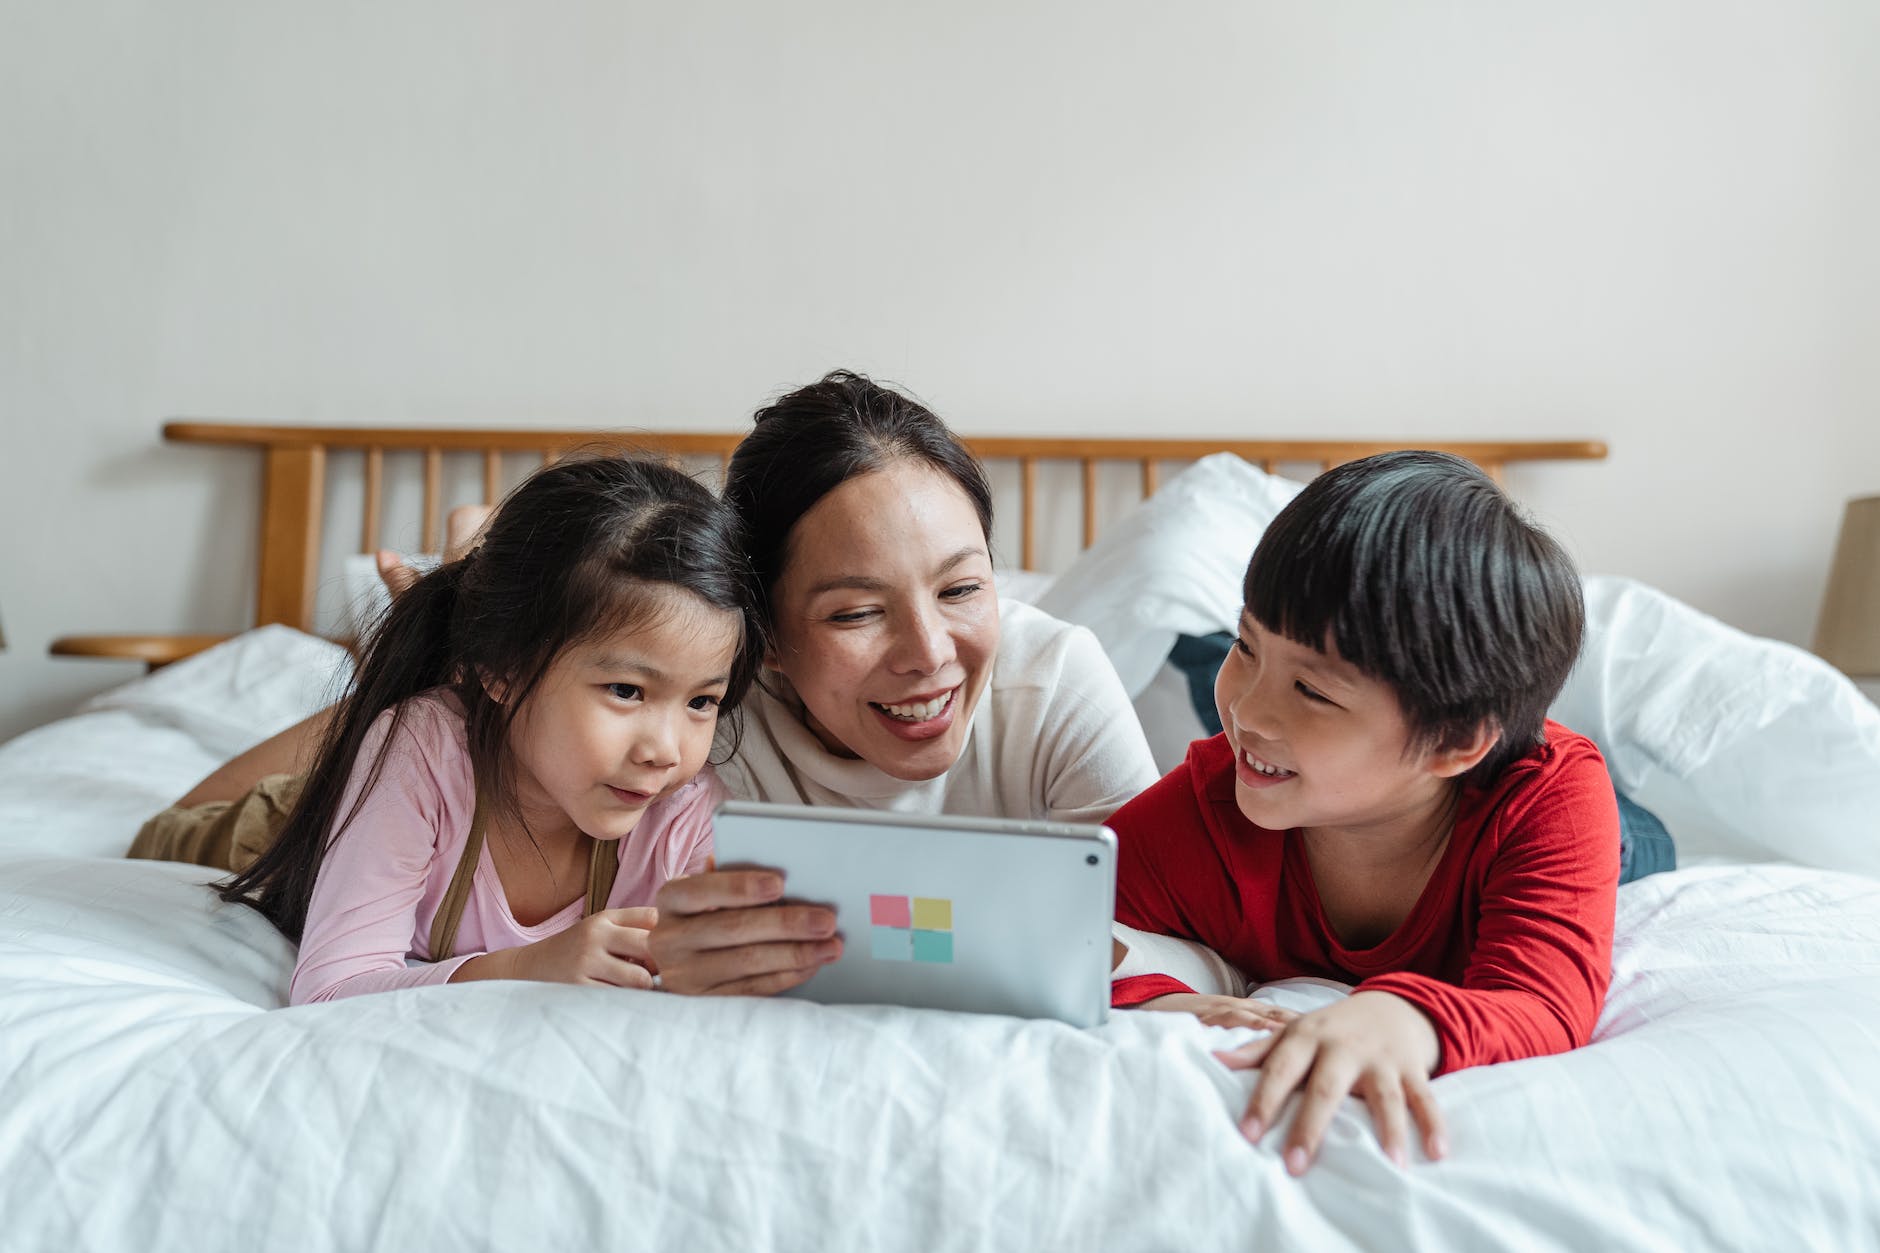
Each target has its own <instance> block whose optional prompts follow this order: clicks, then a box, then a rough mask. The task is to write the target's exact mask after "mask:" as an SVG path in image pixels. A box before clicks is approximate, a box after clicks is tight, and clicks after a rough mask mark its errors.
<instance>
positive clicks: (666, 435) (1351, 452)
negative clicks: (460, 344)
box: [53, 421, 1606, 668]
mask: <svg viewBox="0 0 1880 1253" xmlns="http://www.w3.org/2000/svg"><path fill="white" fill-rule="evenodd" d="M163 437H164V438H165V439H166V440H169V441H171V442H173V443H180V444H218V445H232V446H238V447H251V448H256V449H259V450H260V451H261V453H262V484H263V489H262V503H261V519H260V545H259V570H258V579H257V590H256V598H255V618H254V625H256V626H261V625H266V624H268V623H284V624H286V625H288V626H292V627H296V628H298V629H300V630H303V631H311V630H313V622H314V598H315V590H316V586H317V581H318V579H319V576H320V571H321V537H322V533H323V527H324V525H325V503H326V498H327V486H328V484H327V468H328V454H329V453H334V452H347V453H352V452H358V453H362V454H363V461H364V478H363V509H362V516H361V517H360V519H359V529H358V535H359V551H361V552H368V553H369V552H372V551H374V550H375V549H377V548H379V547H380V546H381V539H382V537H381V534H380V531H381V526H382V517H383V509H382V502H383V500H384V492H385V456H386V454H387V453H389V452H398V453H410V452H417V453H419V454H421V458H422V465H423V481H424V486H423V500H422V506H421V518H420V522H421V531H422V537H421V543H422V547H423V550H424V551H426V552H435V551H436V550H437V547H438V540H439V537H440V535H441V530H442V523H443V518H444V514H445V512H446V509H447V508H448V506H449V505H450V504H461V503H465V502H462V501H451V502H447V501H445V500H444V499H443V495H444V492H443V486H442V484H443V481H444V477H443V469H444V460H445V457H446V456H447V455H449V456H453V457H460V456H464V455H471V456H475V457H479V458H481V464H482V487H483V491H482V496H483V500H484V502H485V503H489V504H494V503H495V502H496V501H497V500H498V499H499V498H500V497H501V495H502V493H503V490H504V484H505V482H506V478H505V475H506V472H507V471H508V469H509V468H510V465H509V461H510V459H511V458H517V459H520V458H528V459H530V460H531V461H532V462H534V463H547V462H550V461H553V460H555V459H556V458H558V457H562V456H565V455H567V454H568V453H569V452H571V451H573V450H576V449H582V450H587V449H594V450H600V449H607V450H622V451H635V452H641V453H650V454H653V455H656V456H660V457H664V458H666V459H668V460H672V461H675V462H677V461H680V460H683V459H715V460H716V462H717V464H718V467H719V470H720V473H721V474H722V471H723V468H724V467H725V466H726V465H728V464H729V462H730V459H731V451H732V449H734V448H736V447H737V444H738V441H739V440H740V439H742V438H743V435H742V434H740V433H733V432H680V431H639V430H614V431H595V430H536V429H513V428H512V429H497V428H490V429H478V428H461V427H457V428H443V427H432V428H398V427H344V426H261V425H247V424H241V423H229V422H209V421H176V422H170V423H166V424H165V425H164V428H163ZM962 438H963V439H964V441H965V443H966V445H967V447H968V448H969V449H971V450H972V452H973V454H974V455H975V456H976V457H978V458H979V459H980V460H981V461H983V462H985V463H987V464H988V465H989V466H991V467H997V466H1001V465H1013V466H1015V467H1016V470H1017V478H1018V484H1019V523H1018V529H1019V555H1020V564H1021V565H1022V566H1023V567H1024V568H1025V569H1027V570H1030V569H1035V568H1036V565H1037V558H1038V517H1039V512H1040V510H1039V501H1040V498H1041V497H1040V492H1041V490H1042V489H1041V488H1040V484H1039V469H1040V467H1041V466H1044V465H1052V464H1062V465H1066V466H1069V467H1072V468H1074V469H1075V470H1076V471H1077V472H1078V474H1079V477H1080V481H1081V494H1082V527H1081V531H1082V546H1083V547H1088V546H1089V545H1090V544H1091V542H1092V541H1093V540H1095V538H1096V533H1097V520H1098V507H1097V506H1098V498H1099V495H1100V493H1099V487H1098V474H1099V469H1100V468H1101V467H1103V466H1105V465H1111V464H1117V463H1123V464H1129V463H1133V464H1134V467H1135V474H1136V477H1137V478H1138V480H1139V483H1140V490H1141V495H1142V496H1143V497H1144V498H1147V497H1149V496H1151V495H1153V494H1154V492H1155V490H1156V488H1157V486H1158V484H1159V481H1160V475H1161V468H1162V466H1163V465H1164V463H1170V462H1187V461H1193V460H1196V459H1198V458H1201V457H1205V456H1208V455H1210V454H1212V453H1217V452H1231V453H1235V454H1237V455H1238V456H1240V457H1242V458H1243V459H1245V460H1247V461H1249V462H1252V463H1254V464H1255V465H1258V466H1260V467H1261V468H1262V469H1265V470H1267V471H1272V470H1274V469H1275V468H1276V467H1284V468H1286V469H1287V470H1289V471H1290V470H1292V469H1293V468H1295V467H1301V468H1306V469H1308V470H1309V471H1310V472H1313V473H1316V472H1322V471H1324V470H1328V469H1330V468H1331V467H1333V466H1336V465H1341V464H1343V463H1344V462H1347V461H1353V460H1356V459H1357V458H1359V457H1367V456H1370V455H1371V454H1373V453H1379V452H1386V451H1390V450H1393V449H1400V448H1431V449H1437V450H1440V451H1444V452H1450V453H1454V454H1456V455H1458V456H1461V457H1466V458H1468V459H1469V460H1470V461H1473V462H1475V463H1476V464H1477V465H1479V466H1481V467H1482V468H1483V470H1485V471H1486V472H1487V473H1488V474H1489V475H1490V476H1491V477H1493V478H1494V479H1495V480H1496V481H1498V482H1499V481H1503V479H1504V475H1505V472H1506V470H1507V468H1508V467H1509V466H1510V465H1515V464H1519V463H1524V462H1535V461H1586V460H1598V459H1600V458H1603V457H1604V456H1605V455H1606V445H1605V444H1604V443H1602V442H1601V441H1598V440H1590V439H1580V440H1500V441H1469V440H1460V441H1458V440H1442V441H1434V442H1423V443H1415V442H1405V441H1401V440H1397V441H1391V440H1234V439H1079V438H1064V437H1050V438H1029V437H1023V436H964V437H962ZM219 638H221V637H217V636H189V637H168V636H137V637H130V636H118V637H96V636H94V637H84V638H71V637H68V638H67V639H63V640H59V641H57V642H55V643H54V644H53V652H55V653H63V654H65V655H82V656H120V657H122V656H132V657H136V658H138V659H140V660H145V661H147V662H149V663H150V664H151V666H152V667H153V668H154V667H155V666H157V665H162V664H164V663H166V662H168V661H173V660H176V659H177V658H178V657H181V656H187V655H188V654H189V653H190V652H195V651H199V650H200V649H201V648H204V647H207V646H208V644H210V643H213V642H215V640H217V639H219Z"/></svg>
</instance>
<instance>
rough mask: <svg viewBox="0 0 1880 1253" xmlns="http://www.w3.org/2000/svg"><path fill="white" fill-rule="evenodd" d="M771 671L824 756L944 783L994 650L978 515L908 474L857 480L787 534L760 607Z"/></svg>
mask: <svg viewBox="0 0 1880 1253" xmlns="http://www.w3.org/2000/svg"><path fill="white" fill-rule="evenodd" d="M772 605H773V607H774V609H775V614H776V622H775V630H776V651H775V652H774V653H773V654H771V655H770V656H769V657H768V658H767V659H766V661H767V663H768V664H769V665H771V666H773V667H775V668H776V669H778V670H781V671H782V672H783V674H784V675H785V677H787V678H788V679H789V680H790V684H791V686H793V687H794V688H795V689H796V692H797V695H798V696H799V697H801V698H802V701H803V706H804V718H805V721H806V722H807V724H808V726H809V729H810V730H811V731H813V732H814V733H815V734H816V737H817V738H818V739H819V740H821V741H822V743H823V745H824V747H826V748H828V749H829V751H830V752H833V753H837V754H839V755H841V756H845V757H859V758H861V759H862V760H863V761H866V762H868V763H869V764H870V765H872V766H874V767H875V768H876V769H878V770H881V771H883V772H884V773H886V774H889V775H892V776H893V777H895V778H897V779H908V780H920V779H932V778H936V777H938V776H939V775H942V774H945V773H946V772H947V770H949V769H950V768H951V767H952V765H953V763H954V762H955V761H956V760H958V758H959V755H960V749H961V748H962V747H964V745H965V743H966V729H967V727H968V726H969V725H971V723H972V718H973V710H974V709H975V708H977V707H978V704H979V697H980V694H981V693H982V692H984V691H985V687H986V679H987V677H988V676H989V675H990V674H991V673H992V659H993V654H994V653H995V652H997V651H998V647H999V602H998V596H997V594H996V592H995V591H994V589H993V585H992V556H991V554H990V553H989V552H988V551H987V549H986V537H985V534H984V533H983V532H982V531H981V530H980V529H979V515H978V513H976V512H975V511H974V509H973V504H972V501H971V500H970V499H968V498H967V495H966V493H965V492H964V491H962V490H961V489H960V487H959V485H958V484H957V483H955V482H954V481H953V480H952V479H951V478H948V477H947V476H946V475H945V474H943V473H941V472H939V471H937V470H934V469H932V468H931V467H929V466H927V465H925V464H924V463H921V462H917V461H898V462H895V463H894V464H893V465H891V466H889V467H888V468H887V469H885V470H880V471H877V472H875V473H871V474H864V475H860V476H858V477H856V478H852V479H850V480H849V481H848V482H846V483H844V484H842V486H840V487H838V488H836V489H835V490H834V491H832V492H830V493H829V494H828V495H827V496H824V497H823V498H822V499H821V500H819V501H817V502H816V504H815V507H813V508H812V509H810V511H809V512H808V513H806V514H804V515H803V516H802V518H801V519H799V520H798V521H797V524H796V526H795V527H794V528H793V529H792V530H791V533H790V538H789V542H788V545H787V547H786V549H785V558H784V566H783V575H782V577H781V578H779V579H778V580H777V585H776V588H775V589H774V593H773V596H772Z"/></svg>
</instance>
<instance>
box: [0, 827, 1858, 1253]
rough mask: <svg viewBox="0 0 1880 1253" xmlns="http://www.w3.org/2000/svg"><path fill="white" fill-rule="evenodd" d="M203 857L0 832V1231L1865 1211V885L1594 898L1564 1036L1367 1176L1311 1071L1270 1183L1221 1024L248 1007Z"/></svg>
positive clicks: (930, 1243) (1442, 1234)
mask: <svg viewBox="0 0 1880 1253" xmlns="http://www.w3.org/2000/svg"><path fill="white" fill-rule="evenodd" d="M202 877H204V872H197V871H195V870H192V869H190V868H186V867H179V866H168V865H159V864H140V863H132V862H122V861H114V860H100V859H70V858H50V857H30V856H20V855H14V856H12V857H10V858H9V859H6V860H4V861H0V990H3V994H0V1154H3V1155H4V1170H0V1215H4V1226H3V1227H0V1245H3V1246H4V1247H7V1248H28V1249H31V1248H45V1249H54V1248H59V1249H63V1248H78V1247H83V1248H90V1249H127V1250H128V1249H138V1250H142V1249H204V1248H221V1249H260V1248H291V1249H368V1248H370V1249H397V1250H407V1249H425V1248H477V1249H481V1248H490V1249H510V1250H513V1249H533V1248H551V1247H553V1248H584V1249H585V1248H591V1249H599V1248H606V1249H641V1248H644V1249H744V1248H781V1249H806V1250H807V1249H842V1248H852V1249H865V1250H889V1249H907V1250H922V1251H925V1250H931V1249H935V1248H970V1247H989V1248H1009V1249H1080V1250H1082V1249H1183V1250H1204V1249H1239V1248H1253V1247H1279V1246H1281V1245H1285V1246H1290V1247H1304V1248H1327V1249H1329V1248H1373V1249H1377V1248H1400V1247H1407V1246H1411V1245H1415V1246H1419V1247H1428V1248H1480V1247H1499V1248H1518V1249H1540V1248H1561V1249H1595V1248H1597V1249H1634V1248H1636V1249H1683V1248H1694V1247H1717V1248H1771V1249H1774V1248H1781V1249H1794V1248H1814V1249H1856V1248H1862V1247H1872V1245H1873V1244H1874V1242H1875V1233H1876V1231H1880V1083H1876V1082H1875V1080H1874V1074H1873V1067H1874V1064H1875V1061H1876V1058H1877V1057H1880V1049H1877V1048H1876V1045H1877V1044H1880V1038H1877V1035H1876V1024H1880V883H1876V882H1875V881H1873V880H1869V879H1864V878H1861V877H1857V876H1853V875H1841V874H1834V873H1829V872H1823V871H1813V870H1805V869H1801V868H1793V867H1766V868H1760V869H1705V870H1696V871H1685V872H1681V873H1678V874H1675V875H1666V876H1661V877H1659V878H1657V879H1651V880H1646V881H1644V882H1642V883H1639V884H1637V885H1633V886H1629V887H1627V888H1625V889H1624V890H1623V891H1622V892H1621V894H1620V917H1619V944H1618V950H1617V956H1616V960H1615V967H1616V978H1615V981H1614V984H1613V991H1612V996H1611V998H1610V1001H1609V1003H1608V1006H1607V1009H1606V1013H1605V1015H1604V1017H1603V1019H1602V1020H1601V1024H1600V1029H1599V1034H1598V1039H1597V1042H1596V1043H1594V1044H1593V1045H1592V1046H1590V1047H1588V1048H1585V1049H1581V1050H1579V1051H1577V1052H1575V1053H1572V1054H1568V1055H1566V1056H1562V1057H1551V1058H1541V1059H1536V1060H1533V1061H1527V1062H1518V1063H1514V1064H1510V1065H1503V1066H1494V1067H1487V1068H1483V1069H1478V1070H1471V1071H1465V1072H1462V1073H1459V1074H1456V1075H1451V1076H1448V1077H1445V1078H1442V1079H1439V1080H1437V1081H1436V1091H1437V1093H1438V1095H1439V1097H1440V1099H1441V1100H1442V1102H1443V1105H1444V1108H1445V1110H1446V1112H1447V1115H1448V1118H1449V1123H1450V1129H1451V1138H1452V1140H1453V1151H1452V1155H1451V1156H1450V1158H1449V1159H1448V1160H1446V1161H1443V1162H1440V1163H1434V1164H1432V1163H1428V1162H1422V1161H1417V1162H1415V1163H1413V1165H1412V1166H1411V1167H1410V1168H1409V1169H1408V1170H1404V1171H1400V1170H1397V1169H1396V1168H1394V1167H1393V1166H1391V1165H1390V1164H1389V1163H1388V1162H1387V1161H1386V1160H1385V1159H1384V1157H1383V1156H1382V1155H1381V1154H1380V1153H1379V1152H1378V1150H1377V1148H1376V1145H1375V1143H1374V1141H1373V1137H1372V1135H1371V1131H1370V1126H1369V1121H1368V1118H1367V1116H1366V1115H1365V1113H1364V1112H1363V1110H1362V1108H1361V1107H1359V1106H1357V1105H1355V1104H1353V1103H1349V1102H1348V1103H1347V1107H1346V1109H1345V1111H1344V1112H1343V1113H1342V1114H1341V1115H1340V1116H1339V1117H1338V1119H1337V1121H1336V1122H1335V1123H1334V1125H1333V1127H1332V1130H1331V1132H1330V1134H1329V1136H1328V1138H1327V1141H1326V1145H1325V1148H1324V1150H1323V1153H1322V1156H1321V1158H1320V1161H1319V1164H1318V1165H1317V1167H1316V1168H1315V1169H1314V1170H1313V1171H1312V1173H1311V1174H1310V1175H1309V1176H1307V1177H1306V1178H1305V1179H1304V1180H1297V1179H1293V1178H1291V1177H1290V1176H1288V1175H1287V1174H1286V1173H1285V1172H1284V1170H1283V1169H1282V1168H1281V1166H1280V1163H1279V1159H1278V1156H1277V1154H1276V1153H1275V1152H1274V1150H1273V1148H1272V1147H1271V1145H1270V1143H1269V1145H1264V1146H1262V1147H1259V1148H1254V1147H1251V1146H1249V1145H1247V1144H1245V1143H1244V1142H1243V1141H1241V1140H1240V1138H1239V1137H1238V1135H1237V1133H1236V1132H1235V1130H1234V1115H1235V1114H1236V1113H1237V1112H1238V1111H1239V1109H1240V1107H1241V1105H1242V1104H1243V1102H1244V1099H1245V1093H1246V1091H1247V1087H1248V1079H1247V1078H1246V1077H1244V1076H1237V1075H1231V1074H1229V1073H1228V1072H1227V1071H1225V1070H1224V1069H1222V1068H1221V1067H1220V1066H1219V1065H1217V1064H1216V1063H1215V1062H1214V1060H1213V1059H1212V1058H1211V1057H1210V1055H1209V1050H1210V1049H1213V1048H1218V1047H1222V1046H1224V1045H1227V1044H1229V1043H1231V1042H1233V1040H1235V1039H1236V1038H1238V1037H1237V1036H1236V1035H1235V1034H1234V1033H1228V1032H1223V1031H1216V1030H1211V1029H1207V1028H1203V1027H1200V1026H1199V1025H1197V1024H1196V1023H1195V1022H1194V1021H1193V1020H1191V1019H1185V1018H1181V1017H1177V1016H1173V1015H1159V1014H1119V1015H1116V1016H1115V1017H1114V1019H1113V1021H1112V1022H1111V1024H1110V1025H1108V1026H1107V1027H1104V1028H1101V1029H1098V1030H1093V1031H1076V1030H1073V1029H1071V1028H1068V1027H1064V1026H1061V1025H1058V1024H1055V1023H1036V1022H1021V1021H1017V1020H1013V1019H1005V1018H991V1017H978V1016H973V1015H953V1014H941V1013H934V1012H927V1011H913V1010H895V1009H838V1008H825V1007H819V1006H815V1005H810V1004H806V1003H802V1002H796V1001H760V1000H749V999H739V1000H730V1001H707V1000H691V999H686V998H681V997H674V996H668V995H664V994H660V993H638V992H615V991H608V990H588V989H578V988H561V987H549V986H544V985H534V984H520V983H514V984H474V985H468V986H453V987H446V988H428V989H419V990H415V991H410V992H400V993H393V994H388V995H382V996H371V997H360V998H357V999H354V1000H350V1001H346V1002H342V1003H339V1004H334V1005H318V1006H306V1007H302V1008H298V1009H276V1008H275V1007H276V1006H278V1005H279V1004H280V1003H281V998H282V995H283V992H284V990H285V987H286V983H287V977H288V973H289V971H290V969H291V965H292V954H291V950H290V948H289V946H288V945H287V944H286V943H285V942H284V941H283V940H282V939H281V938H280V937H279V935H277V934H276V933H275V932H274V931H273V930H272V929H271V928H270V927H269V926H268V925H267V924H266V923H265V922H263V921H262V920H261V919H260V918H259V917H258V916H257V915H255V914H253V913H252V912H250V911H247V910H245V909H241V908H237V907H228V906H221V905H218V904H214V903H212V900H213V898H212V897H211V896H210V894H209V893H208V892H207V891H206V890H205V889H204V888H202V887H200V886H198V880H199V879H201V878H202Z"/></svg>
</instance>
